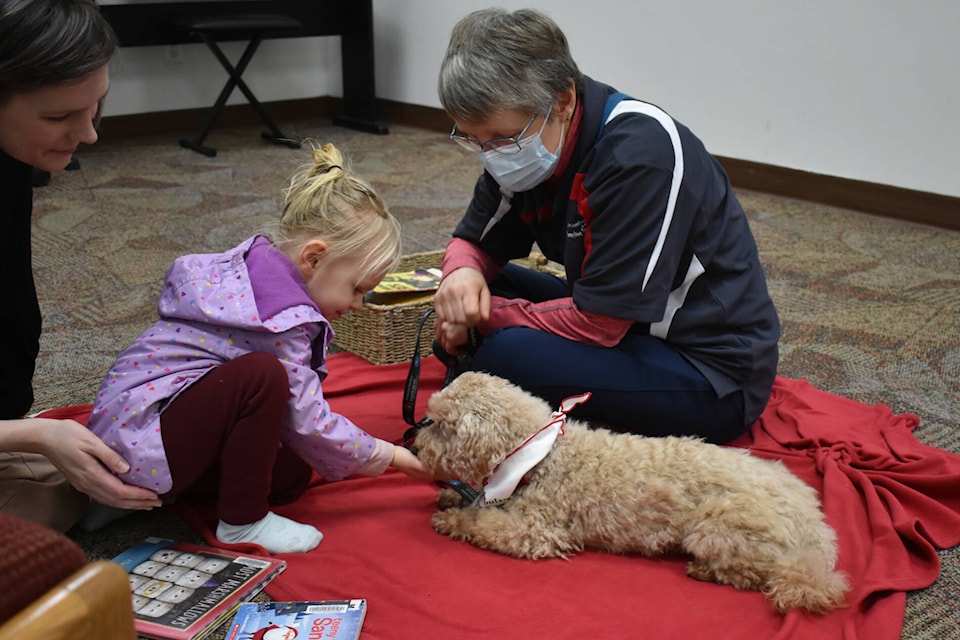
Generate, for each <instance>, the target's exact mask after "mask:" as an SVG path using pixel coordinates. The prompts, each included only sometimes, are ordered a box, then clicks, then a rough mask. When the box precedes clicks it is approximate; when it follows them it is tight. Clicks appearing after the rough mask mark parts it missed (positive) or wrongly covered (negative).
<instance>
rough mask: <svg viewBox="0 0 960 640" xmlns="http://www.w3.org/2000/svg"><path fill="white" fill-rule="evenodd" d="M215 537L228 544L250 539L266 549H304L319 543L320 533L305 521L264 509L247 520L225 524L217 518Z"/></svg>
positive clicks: (299, 551) (285, 550) (299, 550)
mask: <svg viewBox="0 0 960 640" xmlns="http://www.w3.org/2000/svg"><path fill="white" fill-rule="evenodd" d="M217 540H219V541H220V542H226V543H228V544H233V543H237V542H252V543H254V544H258V545H260V546H261V547H263V548H264V549H266V550H267V551H269V552H270V553H305V552H307V551H310V550H311V549H315V548H316V546H317V545H318V544H320V541H321V540H323V534H322V533H320V531H318V530H317V529H316V528H315V527H311V526H310V525H308V524H301V523H299V522H294V521H293V520H290V519H289V518H284V517H283V516H278V515H277V514H275V513H274V512H272V511H268V512H267V515H266V516H264V517H263V518H262V519H260V520H257V521H256V522H251V523H250V524H227V523H226V522H224V521H223V520H221V521H220V524H218V525H217Z"/></svg>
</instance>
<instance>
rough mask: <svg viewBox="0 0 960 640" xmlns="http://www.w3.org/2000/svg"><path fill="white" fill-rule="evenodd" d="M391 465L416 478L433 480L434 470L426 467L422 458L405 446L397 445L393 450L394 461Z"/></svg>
mask: <svg viewBox="0 0 960 640" xmlns="http://www.w3.org/2000/svg"><path fill="white" fill-rule="evenodd" d="M390 466H391V467H393V468H394V469H396V470H397V471H402V472H403V473H405V474H407V475H408V476H410V477H411V478H414V479H415V480H433V479H434V476H433V471H431V470H430V469H429V468H427V467H425V466H424V464H423V463H422V462H420V459H419V458H417V456H415V455H413V453H412V452H411V451H410V450H409V449H407V448H405V447H397V448H396V449H394V451H393V461H392V462H391V463H390Z"/></svg>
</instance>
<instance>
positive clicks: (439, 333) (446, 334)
mask: <svg viewBox="0 0 960 640" xmlns="http://www.w3.org/2000/svg"><path fill="white" fill-rule="evenodd" d="M433 307H434V309H435V310H436V312H437V321H436V323H435V324H434V338H435V339H436V341H437V342H439V343H440V345H441V346H442V347H443V348H444V350H446V352H447V353H459V352H460V351H461V349H462V347H463V345H465V344H466V343H467V339H468V338H467V331H468V329H470V328H471V327H475V326H477V324H478V323H480V322H484V321H486V320H489V319H490V288H489V287H488V286H487V282H486V280H484V277H483V274H482V273H480V272H479V271H477V270H476V269H472V268H470V267H461V268H459V269H456V270H455V271H452V272H451V273H449V274H448V275H446V276H445V277H444V278H443V281H442V282H441V283H440V287H439V289H437V293H436V295H435V296H434V298H433Z"/></svg>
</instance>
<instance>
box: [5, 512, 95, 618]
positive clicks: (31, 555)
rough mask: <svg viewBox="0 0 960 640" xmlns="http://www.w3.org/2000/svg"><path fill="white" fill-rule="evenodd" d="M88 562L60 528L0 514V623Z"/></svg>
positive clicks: (81, 551) (80, 550)
mask: <svg viewBox="0 0 960 640" xmlns="http://www.w3.org/2000/svg"><path fill="white" fill-rule="evenodd" d="M86 563H87V557H86V555H85V554H84V553H83V550H82V549H80V547H78V546H77V544H76V543H75V542H73V541H72V540H71V539H70V538H68V537H66V536H65V535H63V534H62V533H60V532H59V531H54V530H53V529H49V528H47V527H45V526H43V525H42V524H37V523H36V522H30V521H29V520H24V519H23V518H19V517H17V516H12V515H9V514H5V513H0V624H3V623H4V622H6V621H7V620H9V619H10V618H12V617H13V616H14V615H16V614H17V613H19V612H20V611H22V610H23V609H25V608H26V607H27V606H28V605H30V604H32V603H33V602H34V601H35V600H37V599H38V598H40V596H42V595H43V594H45V593H46V592H47V591H49V590H50V589H52V588H53V587H54V586H56V585H57V584H58V583H59V582H60V581H62V580H63V579H64V578H66V577H67V576H69V575H70V574H72V573H73V572H74V571H76V570H77V569H79V568H80V567H82V566H84V565H85V564H86Z"/></svg>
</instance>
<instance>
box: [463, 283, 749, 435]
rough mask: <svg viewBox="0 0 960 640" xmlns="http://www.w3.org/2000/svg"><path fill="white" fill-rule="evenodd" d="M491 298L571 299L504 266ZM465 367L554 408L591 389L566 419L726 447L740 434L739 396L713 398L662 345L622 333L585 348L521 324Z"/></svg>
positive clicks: (501, 333) (487, 341)
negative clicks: (613, 341) (614, 340)
mask: <svg viewBox="0 0 960 640" xmlns="http://www.w3.org/2000/svg"><path fill="white" fill-rule="evenodd" d="M491 291H492V292H493V294H494V295H498V296H502V297H507V298H518V297H519V298H523V299H526V300H531V301H534V302H538V301H542V300H552V299H556V298H563V297H567V296H569V295H570V293H569V289H568V287H567V284H566V282H564V281H563V280H561V279H559V278H556V277H554V276H552V275H549V274H545V273H542V272H537V271H532V270H529V269H524V268H522V267H516V266H514V265H508V266H507V267H506V268H504V270H503V272H502V273H501V274H500V276H498V278H497V279H496V280H495V281H494V282H493V283H492V284H491ZM471 368H472V369H473V370H476V371H485V372H488V373H492V374H494V375H497V376H500V377H503V378H507V379H508V380H511V381H512V382H514V383H515V384H517V385H519V386H520V387H523V388H524V389H526V390H527V391H529V392H530V393H533V394H535V395H537V396H539V397H541V398H543V399H545V400H546V401H547V402H549V403H550V404H551V405H553V406H554V407H555V408H556V407H557V406H558V405H559V403H560V401H561V400H563V399H564V398H566V397H568V396H571V395H576V394H579V393H583V392H584V391H590V392H591V393H592V396H591V398H590V400H589V401H588V402H587V403H585V404H582V405H580V406H579V407H578V408H577V409H576V410H574V412H573V414H572V415H573V416H575V417H577V418H579V419H581V420H588V421H590V422H594V423H602V424H598V426H607V427H609V428H611V429H613V430H615V431H626V432H631V433H637V434H642V435H649V436H667V435H689V436H699V437H702V438H704V439H706V440H707V441H710V442H715V443H725V442H729V441H730V440H733V439H735V438H736V437H738V436H740V435H741V434H743V433H744V432H745V431H746V430H747V429H748V428H749V425H744V424H743V421H744V416H743V395H742V393H741V392H739V391H737V392H735V393H731V394H728V395H726V396H724V397H722V398H718V397H717V394H716V392H715V391H714V390H713V388H712V387H711V386H710V383H709V382H708V381H707V379H706V378H705V377H704V376H703V374H701V373H700V372H699V371H698V370H697V368H696V367H694V366H693V365H691V364H690V362H689V361H688V360H687V359H686V358H685V357H684V356H683V355H681V354H680V352H679V351H677V350H676V349H675V348H674V347H672V346H671V345H669V344H668V343H666V342H664V341H663V340H660V339H659V338H655V337H653V336H650V335H645V334H639V333H628V334H627V335H626V336H625V337H624V339H623V340H622V341H621V342H620V344H618V345H617V346H615V347H610V348H604V347H592V346H588V345H585V344H581V343H579V342H575V341H572V340H568V339H566V338H561V337H559V336H556V335H553V334H550V333H546V332H543V331H537V330H534V329H530V328H526V327H514V328H508V329H500V330H497V331H494V332H492V333H490V334H489V335H487V336H485V337H484V338H483V341H482V343H481V344H480V346H479V348H478V349H477V351H476V353H475V354H474V357H473V363H472V365H471Z"/></svg>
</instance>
